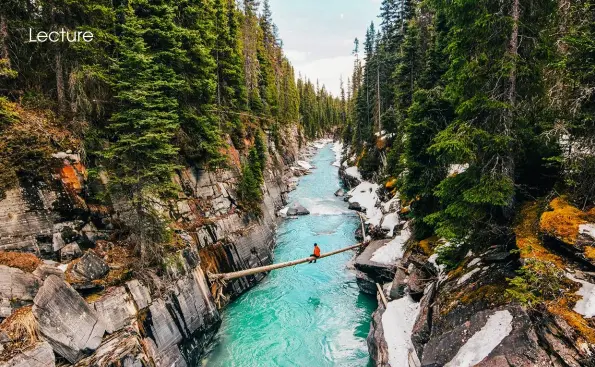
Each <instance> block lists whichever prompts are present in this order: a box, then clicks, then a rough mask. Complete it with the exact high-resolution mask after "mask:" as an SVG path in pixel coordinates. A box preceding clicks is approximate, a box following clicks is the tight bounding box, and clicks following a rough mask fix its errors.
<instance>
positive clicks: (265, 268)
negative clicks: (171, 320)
mask: <svg viewBox="0 0 595 367" xmlns="http://www.w3.org/2000/svg"><path fill="white" fill-rule="evenodd" d="M362 245H366V243H358V244H357V245H353V246H349V247H345V248H342V249H339V250H335V251H331V252H327V253H326V254H321V255H320V256H319V257H318V258H314V257H313V256H309V257H305V258H303V259H298V260H292V261H286V262H282V263H278V264H272V265H267V266H260V267H257V268H251V269H246V270H240V271H235V272H232V273H222V274H209V275H208V276H209V279H210V280H211V281H215V280H217V279H223V280H232V279H237V278H242V277H245V276H248V275H254V274H258V273H263V272H266V271H271V270H275V269H281V268H286V267H289V266H294V265H298V264H303V263H305V262H309V261H311V260H314V259H317V260H318V259H322V258H325V257H328V256H333V255H336V254H340V253H341V252H345V251H349V250H355V249H356V248H358V247H360V246H362Z"/></svg>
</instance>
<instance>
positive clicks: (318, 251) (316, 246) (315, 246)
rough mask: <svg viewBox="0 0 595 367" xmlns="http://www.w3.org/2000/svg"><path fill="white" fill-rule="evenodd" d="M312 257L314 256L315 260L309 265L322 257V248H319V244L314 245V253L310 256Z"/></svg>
mask: <svg viewBox="0 0 595 367" xmlns="http://www.w3.org/2000/svg"><path fill="white" fill-rule="evenodd" d="M310 256H314V260H310V262H308V264H311V263H312V262H316V259H318V258H319V257H320V247H318V244H317V243H314V253H313V254H310Z"/></svg>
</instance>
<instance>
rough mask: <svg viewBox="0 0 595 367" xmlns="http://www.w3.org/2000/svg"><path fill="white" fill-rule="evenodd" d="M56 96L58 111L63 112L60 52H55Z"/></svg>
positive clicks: (63, 99) (62, 79) (62, 75)
mask: <svg viewBox="0 0 595 367" xmlns="http://www.w3.org/2000/svg"><path fill="white" fill-rule="evenodd" d="M56 96H57V98H58V109H59V110H60V111H64V107H65V100H66V98H65V94H64V71H63V70H62V52H61V51H59V50H58V51H57V52H56Z"/></svg>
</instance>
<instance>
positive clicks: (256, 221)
mask: <svg viewBox="0 0 595 367" xmlns="http://www.w3.org/2000/svg"><path fill="white" fill-rule="evenodd" d="M283 135H284V139H283V142H282V147H275V145H274V143H272V142H269V154H268V158H267V166H266V169H265V170H264V184H263V186H262V192H263V202H262V204H261V208H260V209H261V213H262V214H261V215H260V216H255V215H252V214H248V213H246V212H243V211H242V210H241V209H240V208H239V207H238V205H237V202H238V199H237V194H236V189H237V184H238V182H239V179H240V174H239V166H240V165H239V160H240V158H239V153H238V152H237V151H235V150H234V149H233V148H229V151H228V154H229V156H230V161H231V162H232V164H231V165H230V168H229V169H225V170H218V171H205V170H203V169H201V168H200V167H187V168H185V169H183V170H180V171H179V173H178V174H177V176H176V177H175V178H174V180H175V181H176V183H177V184H178V186H179V187H180V188H181V190H180V192H179V195H178V198H177V199H176V200H173V201H171V202H168V203H162V204H163V205H160V206H159V208H160V211H161V212H162V214H163V215H164V216H165V217H167V218H169V222H170V223H171V224H170V225H169V230H170V231H171V233H172V238H173V240H172V244H170V245H168V247H167V248H165V249H164V250H163V259H162V261H161V265H160V266H149V267H144V266H142V265H141V264H138V256H137V255H136V252H135V248H134V245H133V244H132V243H128V242H127V241H126V239H125V238H122V237H118V236H120V234H119V233H120V231H119V230H120V229H121V227H122V223H123V222H125V221H126V215H125V214H124V213H123V212H122V211H121V210H120V209H121V208H120V206H119V205H118V204H115V205H112V206H101V205H98V204H93V203H92V200H88V191H89V186H90V182H89V180H88V179H87V170H86V168H85V166H84V165H83V163H82V161H81V159H80V157H79V155H77V154H73V153H72V152H70V151H67V152H56V153H55V154H54V155H53V159H54V161H53V163H54V166H55V167H48V169H51V170H52V180H50V181H49V182H47V181H46V182H26V181H23V180H21V182H20V184H19V187H18V188H15V189H13V190H10V191H8V192H7V193H6V197H5V198H4V199H3V200H0V250H3V251H4V252H0V264H1V265H0V317H1V318H3V319H4V321H3V324H2V325H3V329H4V330H8V331H7V332H2V338H0V340H1V341H0V343H1V344H0V345H1V348H0V361H3V362H0V366H31V365H32V364H31V363H33V365H35V363H37V365H38V366H51V365H54V364H55V363H67V364H72V365H77V366H88V365H102V366H103V365H106V366H107V365H117V366H135V367H136V366H151V365H155V366H186V365H196V363H198V361H199V358H200V356H201V354H202V353H203V352H204V350H205V347H206V345H207V344H208V342H209V341H210V339H211V338H212V336H213V334H214V333H215V332H216V330H217V327H218V325H219V323H220V316H219V310H220V309H221V308H222V307H224V306H225V305H226V304H227V303H228V302H229V301H230V300H231V299H233V298H234V297H236V296H238V295H240V294H241V293H242V292H244V291H246V290H247V289H249V288H250V287H252V286H253V285H254V284H256V283H257V282H258V281H259V280H261V279H262V278H263V277H264V276H265V275H264V274H261V275H258V276H252V277H247V278H241V279H237V280H234V281H232V282H230V283H228V284H221V283H211V282H209V280H208V273H219V272H229V271H235V270H240V269H246V268H249V267H254V266H260V265H267V264H270V263H271V262H272V260H273V258H272V251H273V248H274V246H275V240H274V234H275V229H276V226H277V215H276V212H277V211H278V210H279V209H280V208H281V207H282V206H284V205H285V204H286V202H285V196H286V193H287V192H288V191H289V190H290V189H291V187H292V184H293V183H292V180H291V178H292V177H293V175H294V171H293V170H292V169H290V166H291V164H292V163H293V162H294V161H295V160H296V159H297V155H298V148H299V143H298V141H297V136H298V133H297V129H296V128H294V127H292V128H288V129H287V131H285V134H283ZM27 323H29V324H32V325H34V328H35V329H37V330H38V332H34V333H32V334H31V335H18V334H19V333H18V330H22V328H21V326H22V325H25V324H27ZM19 337H20V338H19ZM17 339H20V341H19V340H17ZM23 340H26V341H27V342H22V341H23Z"/></svg>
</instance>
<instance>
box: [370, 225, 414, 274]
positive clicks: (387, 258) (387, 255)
mask: <svg viewBox="0 0 595 367" xmlns="http://www.w3.org/2000/svg"><path fill="white" fill-rule="evenodd" d="M410 237H411V231H410V230H409V228H404V229H403V230H402V231H401V233H400V234H399V235H398V236H397V237H395V238H393V239H392V240H391V241H390V242H388V243H387V244H386V245H384V246H382V247H381V248H379V249H378V250H376V251H374V254H372V257H371V258H370V260H371V261H374V262H377V263H380V264H387V265H392V264H394V263H395V262H396V261H397V260H398V259H400V258H402V257H403V254H404V253H405V249H404V248H403V246H404V245H405V242H407V240H409V238H410Z"/></svg>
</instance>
